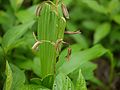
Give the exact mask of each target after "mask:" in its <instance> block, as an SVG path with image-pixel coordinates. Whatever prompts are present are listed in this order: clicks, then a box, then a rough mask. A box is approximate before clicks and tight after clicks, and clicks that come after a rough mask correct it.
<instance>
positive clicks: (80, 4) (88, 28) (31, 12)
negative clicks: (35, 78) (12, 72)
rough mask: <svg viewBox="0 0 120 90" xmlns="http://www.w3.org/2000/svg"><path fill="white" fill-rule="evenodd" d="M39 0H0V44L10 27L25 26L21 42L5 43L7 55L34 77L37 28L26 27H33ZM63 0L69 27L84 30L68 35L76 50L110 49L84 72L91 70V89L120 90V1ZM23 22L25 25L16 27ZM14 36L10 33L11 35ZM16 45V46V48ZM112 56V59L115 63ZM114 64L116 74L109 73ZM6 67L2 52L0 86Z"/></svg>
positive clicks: (89, 77)
mask: <svg viewBox="0 0 120 90" xmlns="http://www.w3.org/2000/svg"><path fill="white" fill-rule="evenodd" d="M40 2H42V0H0V45H1V44H2V39H3V36H4V34H5V33H6V32H9V30H10V29H11V28H12V29H13V28H14V30H16V31H17V30H19V29H20V28H23V27H24V29H25V31H24V33H25V32H27V33H26V34H25V35H24V36H20V37H22V38H21V39H20V40H19V41H16V42H14V44H10V45H8V46H6V47H10V48H9V51H10V52H9V53H8V54H7V56H9V58H8V57H7V56H6V58H7V59H8V60H10V61H11V60H12V59H13V61H11V62H12V63H14V64H15V65H17V66H18V67H20V68H22V69H25V70H27V71H26V74H27V75H28V77H31V76H32V75H31V76H29V73H30V70H31V68H32V69H33V71H34V72H36V73H37V71H36V67H35V66H33V62H31V60H30V59H31V58H33V56H32V54H31V53H32V52H31V50H30V48H31V46H32V45H33V43H34V38H33V36H32V32H33V31H34V30H35V28H34V27H32V29H30V30H26V28H28V27H29V26H31V24H32V20H33V19H35V17H34V16H35V9H36V6H37V5H38V3H40ZM63 2H64V3H65V4H66V5H67V8H68V11H69V14H70V19H69V20H67V27H66V30H69V31H77V30H80V31H81V34H80V35H79V34H78V35H65V41H67V42H69V43H70V44H71V47H72V49H73V50H74V52H75V51H77V49H78V48H80V49H81V50H85V49H87V48H90V47H92V46H94V45H96V44H101V45H102V46H103V47H105V48H106V49H108V50H109V51H110V54H109V55H111V56H107V55H105V56H102V57H100V58H98V59H96V60H93V61H92V62H88V63H87V64H86V68H87V66H88V68H89V69H87V70H89V71H85V72H83V73H87V72H90V73H88V75H87V74H85V75H87V76H85V79H86V81H87V86H88V90H106V89H108V90H120V87H119V85H120V0H63ZM27 22H29V23H27ZM30 22H31V23H30ZM21 23H22V24H24V25H23V26H22V25H21V26H20V27H17V28H16V27H15V26H16V25H19V24H21ZM24 29H23V30H24ZM28 29H29V28H28ZM21 33H23V32H22V31H21ZM12 35H13V34H12V33H10V36H9V35H8V38H10V37H11V36H12ZM16 36H19V35H17V34H16ZM13 40H16V39H13ZM11 42H12V40H11ZM3 43H4V42H3ZM6 43H7V42H6ZM13 47H14V48H17V49H14V50H13V49H12V48H13ZM7 51H8V50H6V52H7ZM0 52H2V49H0ZM6 52H4V53H6ZM28 52H29V53H28ZM93 54H94V53H93ZM112 55H113V57H112ZM110 58H112V60H113V61H112V63H111V61H110V60H111V59H110ZM27 60H29V62H28V61H27ZM23 62H24V63H23ZM34 63H36V62H34ZM111 67H113V68H114V70H113V73H110V72H111V71H110V70H111ZM4 68H5V61H4V58H3V57H2V53H0V71H1V73H0V87H1V88H2V86H3V82H4V79H5V76H4V73H3V72H4ZM110 75H111V78H110V79H111V80H109V77H110Z"/></svg>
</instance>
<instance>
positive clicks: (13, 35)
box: [2, 21, 34, 52]
mask: <svg viewBox="0 0 120 90" xmlns="http://www.w3.org/2000/svg"><path fill="white" fill-rule="evenodd" d="M33 24H34V21H32V22H29V23H25V24H22V25H18V26H15V27H13V28H11V29H10V30H8V32H6V33H5V35H4V37H3V40H2V41H3V42H2V47H4V49H5V52H7V51H8V50H9V49H11V48H13V47H15V45H16V44H17V43H18V41H19V40H20V39H19V38H20V37H21V36H23V35H24V34H25V33H26V32H27V31H28V28H30V27H31V26H32V25H33Z"/></svg>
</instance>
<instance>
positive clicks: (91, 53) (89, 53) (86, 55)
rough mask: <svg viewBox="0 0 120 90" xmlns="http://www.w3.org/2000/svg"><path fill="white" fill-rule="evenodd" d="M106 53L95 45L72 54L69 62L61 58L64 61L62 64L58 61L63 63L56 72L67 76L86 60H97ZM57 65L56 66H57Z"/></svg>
mask: <svg viewBox="0 0 120 90" xmlns="http://www.w3.org/2000/svg"><path fill="white" fill-rule="evenodd" d="M106 52H107V50H106V49H105V48H103V47H102V46H101V45H95V46H94V47H92V48H90V49H87V50H84V51H81V52H77V53H73V54H72V55H71V59H70V61H66V58H62V59H64V62H63V60H61V59H60V61H62V62H63V63H62V64H61V66H59V67H58V68H57V72H63V73H65V74H69V73H70V72H72V71H74V70H75V69H77V68H78V67H79V66H81V65H82V64H84V63H85V62H87V61H88V60H93V59H95V58H98V57H100V56H102V55H104V54H105V53H106ZM59 63H61V62H59ZM59 63H58V64H57V65H59Z"/></svg>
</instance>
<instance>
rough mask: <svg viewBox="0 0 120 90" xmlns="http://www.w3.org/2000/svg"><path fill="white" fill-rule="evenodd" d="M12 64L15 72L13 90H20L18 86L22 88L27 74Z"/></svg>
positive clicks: (13, 74)
mask: <svg viewBox="0 0 120 90" xmlns="http://www.w3.org/2000/svg"><path fill="white" fill-rule="evenodd" d="M10 66H11V69H12V72H13V73H12V77H13V82H12V90H18V88H21V86H22V85H23V84H24V83H25V74H24V72H23V71H21V70H20V69H19V68H18V67H16V66H15V65H13V64H11V65H10Z"/></svg>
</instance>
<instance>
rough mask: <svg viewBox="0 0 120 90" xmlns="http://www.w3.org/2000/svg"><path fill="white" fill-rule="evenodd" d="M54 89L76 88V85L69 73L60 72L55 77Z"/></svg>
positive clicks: (72, 89) (68, 89) (66, 89)
mask: <svg viewBox="0 0 120 90" xmlns="http://www.w3.org/2000/svg"><path fill="white" fill-rule="evenodd" d="M52 90H74V87H73V83H72V82H71V80H70V78H69V77H68V76H67V75H65V74H63V73H59V74H58V75H57V76H56V78H55V81H54V84H53V89H52Z"/></svg>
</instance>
